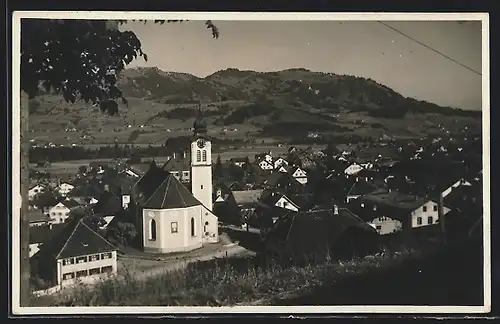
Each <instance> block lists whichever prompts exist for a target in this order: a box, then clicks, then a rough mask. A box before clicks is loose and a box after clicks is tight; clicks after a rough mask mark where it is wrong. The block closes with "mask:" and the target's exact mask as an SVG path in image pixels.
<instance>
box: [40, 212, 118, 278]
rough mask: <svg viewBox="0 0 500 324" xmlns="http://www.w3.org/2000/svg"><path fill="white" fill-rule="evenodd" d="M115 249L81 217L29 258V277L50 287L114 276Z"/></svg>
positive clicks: (115, 267)
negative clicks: (44, 282)
mask: <svg viewBox="0 0 500 324" xmlns="http://www.w3.org/2000/svg"><path fill="white" fill-rule="evenodd" d="M117 252H118V248H116V247H115V246H113V245H112V244H111V243H109V242H108V241H106V240H105V239H104V238H103V237H101V236H100V235H99V234H98V233H96V232H95V231H94V230H93V229H92V228H91V227H90V226H89V225H88V224H86V223H85V218H82V219H77V220H76V219H75V220H73V221H71V222H69V223H67V224H65V226H64V228H62V229H61V230H60V231H59V232H58V233H57V234H56V235H52V236H50V238H49V239H48V240H46V241H45V242H44V243H43V244H42V245H41V247H40V250H39V251H38V252H37V253H35V254H34V255H33V256H32V258H31V259H30V261H31V262H30V263H31V265H32V266H31V269H32V275H33V277H39V278H41V279H43V280H45V281H48V282H50V283H52V284H53V285H59V286H66V285H72V284H74V283H76V282H78V281H81V282H84V283H90V282H93V281H95V280H98V279H100V278H102V277H103V276H108V275H112V274H116V273H117Z"/></svg>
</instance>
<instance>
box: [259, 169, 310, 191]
mask: <svg viewBox="0 0 500 324" xmlns="http://www.w3.org/2000/svg"><path fill="white" fill-rule="evenodd" d="M264 187H265V188H266V189H270V190H273V191H276V192H283V193H292V192H293V193H298V192H301V191H303V190H304V186H303V185H302V184H301V183H300V182H298V181H297V180H296V179H295V178H294V177H292V175H291V174H290V173H283V172H273V173H272V174H271V175H270V176H269V177H268V178H267V180H266V181H265V182H264Z"/></svg>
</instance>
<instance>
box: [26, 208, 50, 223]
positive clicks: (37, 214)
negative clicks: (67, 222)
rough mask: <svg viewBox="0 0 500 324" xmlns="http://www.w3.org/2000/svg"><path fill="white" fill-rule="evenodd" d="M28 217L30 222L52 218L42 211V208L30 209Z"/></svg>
mask: <svg viewBox="0 0 500 324" xmlns="http://www.w3.org/2000/svg"><path fill="white" fill-rule="evenodd" d="M28 218H29V221H30V223H36V222H40V221H48V220H50V217H49V216H47V215H45V214H44V213H42V211H41V210H40V209H30V210H29V211H28Z"/></svg>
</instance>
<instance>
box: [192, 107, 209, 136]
mask: <svg viewBox="0 0 500 324" xmlns="http://www.w3.org/2000/svg"><path fill="white" fill-rule="evenodd" d="M193 132H194V135H196V136H199V135H205V134H206V133H207V123H206V122H205V120H204V119H203V113H202V112H201V105H199V106H198V116H197V117H196V120H195V121H194V123H193Z"/></svg>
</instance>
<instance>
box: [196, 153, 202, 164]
mask: <svg viewBox="0 0 500 324" xmlns="http://www.w3.org/2000/svg"><path fill="white" fill-rule="evenodd" d="M196 162H201V151H200V150H197V151H196Z"/></svg>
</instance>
